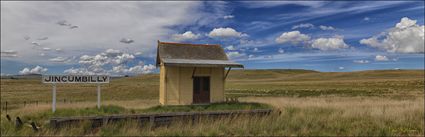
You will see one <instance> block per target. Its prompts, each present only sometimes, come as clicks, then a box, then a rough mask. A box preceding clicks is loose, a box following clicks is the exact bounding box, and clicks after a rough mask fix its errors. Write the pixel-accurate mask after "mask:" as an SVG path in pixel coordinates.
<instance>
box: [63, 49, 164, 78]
mask: <svg viewBox="0 0 425 137" xmlns="http://www.w3.org/2000/svg"><path fill="white" fill-rule="evenodd" d="M135 59H136V57H135V56H134V55H132V54H129V53H125V52H122V51H120V50H115V49H107V50H106V51H104V52H102V53H99V54H97V55H92V56H91V55H83V56H81V57H80V58H79V61H78V63H79V64H80V65H81V67H79V68H74V67H73V68H70V69H67V70H65V71H64V73H67V74H117V75H136V74H145V73H151V72H153V71H154V69H156V68H155V66H154V65H152V64H148V65H145V64H143V62H139V64H138V65H134V66H129V65H131V62H134V61H135Z"/></svg>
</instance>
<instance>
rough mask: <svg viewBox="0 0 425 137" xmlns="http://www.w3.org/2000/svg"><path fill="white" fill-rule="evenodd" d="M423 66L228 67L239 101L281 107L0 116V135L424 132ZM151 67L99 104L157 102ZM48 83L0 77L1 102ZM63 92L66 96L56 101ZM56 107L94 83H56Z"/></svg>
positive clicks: (36, 92) (34, 109)
mask: <svg viewBox="0 0 425 137" xmlns="http://www.w3.org/2000/svg"><path fill="white" fill-rule="evenodd" d="M424 76H425V75H424V71H423V70H402V71H393V70H385V71H361V72H341V73H339V72H338V73H322V72H314V71H305V70H244V71H232V72H231V73H230V75H229V78H228V82H227V83H226V93H227V95H230V96H235V95H236V96H241V98H240V100H241V101H247V102H259V103H266V104H271V105H273V106H274V107H276V108H277V109H279V110H280V111H281V112H282V113H281V115H279V114H272V115H270V116H267V117H233V118H224V119H219V120H214V119H208V118H207V119H204V120H203V121H201V122H200V123H187V121H177V122H175V123H174V124H171V125H169V126H164V127H159V128H155V129H150V128H148V127H145V126H143V125H140V124H139V123H137V122H134V121H125V122H120V123H115V124H110V125H106V126H103V127H100V128H96V129H92V128H90V124H89V123H86V124H81V125H78V126H75V127H71V128H65V129H59V130H51V129H48V128H47V129H43V130H42V131H40V132H33V131H31V129H30V128H24V129H21V130H15V129H14V127H13V123H7V122H4V121H5V120H4V112H3V111H2V117H1V118H2V123H1V126H2V127H1V131H2V133H1V134H2V135H25V136H27V135H104V136H112V135H121V136H129V135H148V136H155V135H160V136H161V135H168V136H179V135H183V136H184V135H186V136H187V135H193V136H199V135H214V136H217V135H267V136H270V135H277V136H282V135H310V136H311V135H315V136H318V135H323V136H349V135H353V136H408V135H415V136H423V135H424V128H425V127H424V107H425V106H424V98H423V97H424V86H425V84H424V82H425V80H424V79H425V78H424ZM158 83H159V82H158V75H146V76H140V77H132V78H123V79H115V80H113V81H112V82H111V84H108V85H105V86H104V87H102V104H103V105H108V104H113V105H117V106H122V107H125V108H127V109H143V108H146V107H150V106H155V105H158V100H157V98H158V87H159V85H158ZM50 94H51V87H50V86H49V85H43V84H41V83H40V81H39V80H1V99H2V102H4V101H10V103H11V104H13V103H17V104H19V103H22V101H23V100H27V101H34V100H40V101H50V100H51V95H50ZM63 99H67V100H72V101H73V102H72V103H63V102H60V101H61V100H63ZM58 101H59V103H58V105H57V107H58V108H74V109H81V108H87V107H95V106H96V102H95V101H96V92H95V86H93V85H61V86H59V87H58ZM50 105H51V104H50V102H48V103H40V104H39V105H38V106H35V105H29V106H27V107H22V105H18V106H17V107H15V108H13V110H10V111H9V112H12V113H11V114H15V115H35V114H38V113H43V112H46V111H50V109H51V106H50Z"/></svg>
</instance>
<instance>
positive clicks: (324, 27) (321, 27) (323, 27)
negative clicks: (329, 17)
mask: <svg viewBox="0 0 425 137" xmlns="http://www.w3.org/2000/svg"><path fill="white" fill-rule="evenodd" d="M319 28H320V29H322V30H335V28H334V27H332V26H324V25H320V26H319Z"/></svg>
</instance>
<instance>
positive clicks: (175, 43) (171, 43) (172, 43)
mask: <svg viewBox="0 0 425 137" xmlns="http://www.w3.org/2000/svg"><path fill="white" fill-rule="evenodd" d="M159 44H170V45H186V46H219V47H221V45H219V44H192V43H177V42H162V41H160V42H159Z"/></svg>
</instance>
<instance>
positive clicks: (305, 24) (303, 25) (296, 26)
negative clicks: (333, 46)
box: [292, 23, 314, 29]
mask: <svg viewBox="0 0 425 137" xmlns="http://www.w3.org/2000/svg"><path fill="white" fill-rule="evenodd" d="M298 28H314V25H313V24H311V23H304V24H298V25H295V26H292V29H298Z"/></svg>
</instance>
